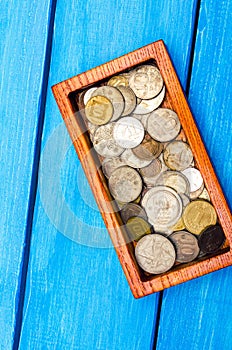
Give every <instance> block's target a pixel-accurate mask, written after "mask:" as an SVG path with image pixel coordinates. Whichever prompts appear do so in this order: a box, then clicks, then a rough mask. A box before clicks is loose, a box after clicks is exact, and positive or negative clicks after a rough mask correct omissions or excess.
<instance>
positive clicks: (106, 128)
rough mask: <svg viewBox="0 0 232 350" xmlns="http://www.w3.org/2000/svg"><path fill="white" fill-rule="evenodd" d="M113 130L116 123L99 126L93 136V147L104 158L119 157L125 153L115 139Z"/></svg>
mask: <svg viewBox="0 0 232 350" xmlns="http://www.w3.org/2000/svg"><path fill="white" fill-rule="evenodd" d="M113 128H114V123H109V124H106V125H102V126H99V128H97V130H96V131H95V133H94V135H93V146H94V148H95V150H96V151H97V153H98V154H100V155H101V156H103V157H108V158H112V157H117V156H119V155H120V154H121V153H122V152H123V151H124V148H122V147H120V146H119V145H118V144H117V143H116V142H115V140H114V138H113Z"/></svg>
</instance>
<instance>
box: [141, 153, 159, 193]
mask: <svg viewBox="0 0 232 350" xmlns="http://www.w3.org/2000/svg"><path fill="white" fill-rule="evenodd" d="M161 169H162V164H161V161H160V160H159V159H154V160H153V161H152V162H151V163H150V164H149V165H147V166H146V167H144V168H142V169H139V171H140V174H141V175H142V177H143V182H144V183H145V184H146V186H148V187H151V186H155V184H156V181H157V178H158V177H159V175H160V173H161Z"/></svg>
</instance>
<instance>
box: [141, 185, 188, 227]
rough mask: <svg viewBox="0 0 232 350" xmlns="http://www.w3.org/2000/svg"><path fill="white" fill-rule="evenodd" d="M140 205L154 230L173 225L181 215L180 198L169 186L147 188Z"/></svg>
mask: <svg viewBox="0 0 232 350" xmlns="http://www.w3.org/2000/svg"><path fill="white" fill-rule="evenodd" d="M142 206H143V208H144V209H145V211H146V214H147V216H148V221H149V222H150V223H151V224H152V225H153V226H154V228H155V230H156V231H161V232H163V230H166V229H167V228H170V227H171V226H173V225H175V224H176V223H177V221H178V220H179V218H180V217H181V215H182V207H183V206H182V200H181V198H180V196H179V195H178V194H177V193H176V191H175V190H173V189H172V188H170V187H166V186H157V187H153V188H151V189H149V190H148V191H147V192H146V193H145V195H144V197H143V199H142Z"/></svg>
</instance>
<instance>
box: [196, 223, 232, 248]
mask: <svg viewBox="0 0 232 350" xmlns="http://www.w3.org/2000/svg"><path fill="white" fill-rule="evenodd" d="M225 239H226V238H225V235H224V232H223V230H222V228H221V226H219V225H215V226H210V227H208V228H207V229H206V230H204V231H203V232H202V233H201V234H200V236H199V239H198V244H199V247H200V249H201V251H202V252H204V253H213V252H216V251H217V250H218V249H220V248H221V246H222V245H223V243H224V241H225Z"/></svg>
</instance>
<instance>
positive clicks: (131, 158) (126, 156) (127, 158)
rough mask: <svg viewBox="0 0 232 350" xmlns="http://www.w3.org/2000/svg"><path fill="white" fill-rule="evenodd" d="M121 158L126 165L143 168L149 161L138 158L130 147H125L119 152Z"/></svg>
mask: <svg viewBox="0 0 232 350" xmlns="http://www.w3.org/2000/svg"><path fill="white" fill-rule="evenodd" d="M121 159H122V160H123V162H124V163H125V164H126V165H129V166H130V167H132V168H143V167H145V166H147V165H149V164H150V163H151V160H146V159H140V158H139V157H137V156H136V155H135V154H134V153H133V152H132V150H131V149H130V148H128V149H126V150H125V151H124V152H123V153H122V154H121Z"/></svg>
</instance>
